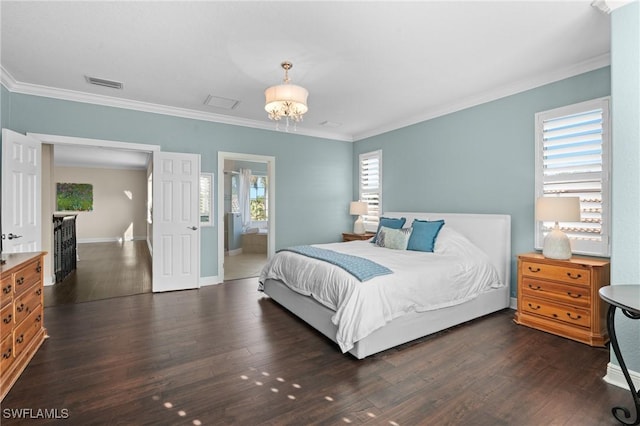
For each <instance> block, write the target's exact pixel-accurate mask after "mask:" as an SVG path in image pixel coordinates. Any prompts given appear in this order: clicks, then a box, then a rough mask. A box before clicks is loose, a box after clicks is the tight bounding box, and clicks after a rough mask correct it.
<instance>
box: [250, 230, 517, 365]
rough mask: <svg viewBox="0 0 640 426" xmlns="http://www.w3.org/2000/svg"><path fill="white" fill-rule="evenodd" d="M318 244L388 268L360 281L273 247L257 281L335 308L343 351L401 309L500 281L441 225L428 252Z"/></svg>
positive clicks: (453, 300)
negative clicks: (281, 286) (279, 283)
mask: <svg viewBox="0 0 640 426" xmlns="http://www.w3.org/2000/svg"><path fill="white" fill-rule="evenodd" d="M318 247H322V248H325V249H329V250H334V251H337V252H341V253H347V254H351V255H354V256H360V257H365V258H368V259H370V260H372V261H374V262H377V263H379V264H381V265H383V266H386V267H387V268H389V269H391V270H392V271H393V274H389V275H382V276H379V277H375V278H373V279H371V280H369V281H364V282H360V281H358V280H357V279H356V278H355V277H353V276H352V275H351V274H349V273H348V272H346V271H345V270H343V269H341V268H339V267H337V266H334V265H332V264H330V263H327V262H324V261H321V260H317V259H312V258H309V257H306V256H303V255H300V254H296V253H293V252H289V251H281V252H278V253H277V254H276V255H275V256H274V257H273V258H272V259H271V260H270V262H269V263H268V264H267V265H266V266H265V268H264V269H263V270H262V273H261V274H260V278H259V281H260V283H263V282H264V281H265V280H267V279H276V280H279V281H282V282H283V283H284V284H286V285H287V286H288V287H289V288H291V289H292V290H294V291H296V292H298V293H301V294H303V295H306V296H311V297H313V298H314V299H315V300H317V301H318V302H320V303H321V304H323V305H324V306H326V307H328V308H329V309H331V310H333V311H335V314H334V315H333V317H332V318H331V320H332V322H333V323H334V324H335V325H336V326H337V328H338V332H337V336H336V340H337V342H338V344H339V345H340V349H341V350H342V351H343V352H347V351H349V350H350V349H351V348H352V347H353V344H354V343H355V342H357V341H358V340H360V339H362V338H364V337H366V336H367V335H369V334H370V333H372V332H373V331H375V330H377V329H378V328H380V327H383V326H384V325H385V324H387V323H388V322H390V321H391V320H393V319H394V318H397V317H400V316H402V315H404V314H406V313H409V312H412V311H417V312H423V311H428V310H434V309H439V308H444V307H447V306H452V305H456V304H460V303H464V302H465V301H467V300H470V299H473V298H475V297H476V296H477V295H479V294H481V293H482V292H484V291H486V290H487V289H489V288H497V287H502V286H504V285H505V283H502V282H500V279H499V276H498V273H497V272H496V270H495V268H494V267H493V266H492V265H491V263H490V262H489V260H488V257H487V256H486V255H485V254H484V253H482V251H480V249H478V248H477V247H476V246H474V245H473V244H472V243H471V242H469V240H467V239H466V238H465V237H464V236H462V235H460V234H459V233H457V232H456V231H455V230H453V229H451V228H449V227H448V226H447V225H445V226H444V227H443V228H442V230H441V231H440V233H439V234H438V238H437V240H436V244H435V251H434V252H433V253H425V252H417V251H410V250H392V249H388V248H383V247H378V246H376V245H374V244H371V243H370V242H369V241H351V242H348V243H332V244H321V245H318Z"/></svg>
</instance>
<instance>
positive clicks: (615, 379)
mask: <svg viewBox="0 0 640 426" xmlns="http://www.w3.org/2000/svg"><path fill="white" fill-rule="evenodd" d="M629 376H631V381H632V382H633V386H635V388H636V391H637V390H638V389H640V373H637V372H635V371H632V370H629ZM602 379H603V380H604V381H605V382H607V383H609V384H611V385H614V386H618V387H619V388H622V389H626V390H629V385H628V384H627V379H625V378H624V374H623V373H622V369H621V368H620V366H618V365H615V364H612V363H608V364H607V375H606V376H604V377H603V378H602Z"/></svg>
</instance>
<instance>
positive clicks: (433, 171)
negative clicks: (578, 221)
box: [353, 67, 611, 296]
mask: <svg viewBox="0 0 640 426" xmlns="http://www.w3.org/2000/svg"><path fill="white" fill-rule="evenodd" d="M610 93H611V86H610V69H609V67H606V68H602V69H598V70H595V71H592V72H589V73H585V74H581V75H578V76H576V77H572V78H569V79H566V80H562V81H558V82H555V83H552V84H548V85H545V86H542V87H539V88H536V89H532V90H529V91H526V92H522V93H518V94H516V95H512V96H508V97H505V98H502V99H498V100H496V101H493V102H488V103H485V104H482V105H478V106H475V107H472V108H468V109H465V110H462V111H458V112H455V113H452V114H448V115H445V116H442V117H438V118H434V119H432V120H428V121H425V122H422V123H418V124H415V125H412V126H409V127H405V128H402V129H399V130H394V131H392V132H388V133H385V134H382V135H378V136H374V137H371V138H368V139H364V140H361V141H358V142H356V143H355V144H354V156H353V167H354V187H353V194H354V197H357V196H358V186H357V182H358V179H357V175H358V155H359V154H360V153H363V152H368V151H372V150H376V149H382V174H383V178H382V179H383V189H382V203H383V211H384V210H386V211H431V212H450V213H501V214H510V215H511V224H512V241H511V243H512V253H513V255H514V258H513V260H512V271H511V277H512V282H511V294H512V296H515V288H516V285H515V282H516V261H515V255H516V254H518V253H524V252H530V251H532V250H533V246H534V173H535V172H534V168H535V164H534V155H535V139H534V114H535V113H536V112H539V111H545V110H548V109H552V108H556V107H560V106H564V105H569V104H573V103H576V102H581V101H585V100H589V99H593V98H598V97H603V96H608V95H610ZM425 96H428V94H425Z"/></svg>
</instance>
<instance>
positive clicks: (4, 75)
mask: <svg viewBox="0 0 640 426" xmlns="http://www.w3.org/2000/svg"><path fill="white" fill-rule="evenodd" d="M0 82H1V83H2V85H3V86H4V87H6V88H7V90H9V91H10V92H12V93H20V94H23V95H32V96H41V97H45V98H53V99H60V100H65V101H72V102H81V103H86V104H94V105H101V106H108V107H113V108H123V109H129V110H134V111H141V112H150V113H153V114H162V115H170V116H173V117H181V118H189V119H192V120H201V121H210V122H214V123H221V124H230V125H232V126H241V127H249V128H253V129H261V130H268V131H272V132H279V133H282V131H280V130H276V129H275V127H274V124H273V122H272V121H257V120H249V119H245V118H238V117H230V116H228V115H222V114H215V113H210V112H204V111H197V110H191V109H187V108H178V107H171V106H167V105H160V104H153V103H149V102H141V101H133V100H130V99H123V98H115V97H112V96H105V95H97V94H93V93H87V92H79V91H75V90H67V89H59V88H55V87H49V86H42V85H38V84H31V83H23V82H20V81H17V80H16V79H15V78H14V77H13V76H12V75H11V73H9V72H8V71H7V70H6V69H5V68H4V67H3V66H2V65H0ZM291 134H296V135H304V136H313V137H318V138H324V139H332V140H339V141H344V142H353V138H351V136H349V135H344V134H340V133H332V132H322V131H315V130H310V129H304V128H300V127H298V129H297V130H296V132H295V133H291Z"/></svg>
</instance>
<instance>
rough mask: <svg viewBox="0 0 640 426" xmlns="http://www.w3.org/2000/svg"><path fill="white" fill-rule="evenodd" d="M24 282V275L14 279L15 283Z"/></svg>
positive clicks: (20, 283)
mask: <svg viewBox="0 0 640 426" xmlns="http://www.w3.org/2000/svg"><path fill="white" fill-rule="evenodd" d="M22 284H24V277H20V278H17V279H16V285H22Z"/></svg>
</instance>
